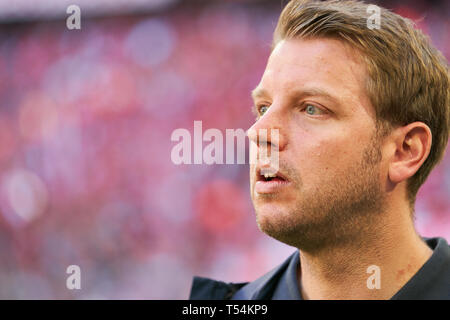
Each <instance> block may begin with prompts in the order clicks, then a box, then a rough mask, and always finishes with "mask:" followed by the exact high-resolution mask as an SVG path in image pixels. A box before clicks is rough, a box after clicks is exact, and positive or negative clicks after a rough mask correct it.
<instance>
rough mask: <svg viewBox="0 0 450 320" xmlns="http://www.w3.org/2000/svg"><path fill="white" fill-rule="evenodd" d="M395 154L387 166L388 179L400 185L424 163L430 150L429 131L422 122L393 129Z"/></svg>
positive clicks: (430, 139) (430, 138) (430, 137)
mask: <svg viewBox="0 0 450 320" xmlns="http://www.w3.org/2000/svg"><path fill="white" fill-rule="evenodd" d="M392 137H393V146H394V149H395V153H394V154H393V156H392V160H391V162H390V164H389V179H390V180H391V182H393V183H400V182H402V181H405V180H407V179H408V178H410V177H412V176H413V175H414V174H415V173H416V172H417V171H418V170H419V168H420V166H421V165H422V164H423V163H424V162H425V160H426V159H427V157H428V155H429V154H430V149H431V142H432V136H431V130H430V128H429V127H428V126H427V125H426V124H425V123H423V122H413V123H410V124H408V125H407V126H404V127H400V128H396V129H394V132H393V133H392Z"/></svg>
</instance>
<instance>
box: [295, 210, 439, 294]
mask: <svg viewBox="0 0 450 320" xmlns="http://www.w3.org/2000/svg"><path fill="white" fill-rule="evenodd" d="M407 218H409V217H407ZM384 220H385V221H383V222H382V223H381V224H378V226H389V227H379V228H377V229H378V230H377V229H374V230H373V233H372V234H366V235H364V238H361V239H360V240H359V241H358V240H357V241H355V243H352V244H347V245H345V246H341V247H338V248H337V247H334V248H327V249H325V250H321V251H320V252H316V253H310V252H302V251H301V250H300V266H301V269H299V270H298V279H299V284H300V288H301V289H300V290H301V293H302V296H303V298H304V299H390V298H391V297H392V296H393V295H395V293H397V292H398V291H399V290H400V289H401V288H402V287H403V286H404V285H405V284H406V283H407V282H408V281H409V279H411V277H413V276H414V274H416V273H417V271H418V270H419V269H420V268H421V267H422V266H423V264H424V263H425V262H426V261H427V260H428V259H429V257H430V256H431V254H432V250H431V249H430V248H429V247H428V246H427V245H426V243H425V242H423V241H422V239H420V237H419V236H418V235H417V234H416V232H415V230H414V226H413V224H412V222H411V221H408V220H407V219H405V215H400V214H398V212H397V214H396V215H384ZM386 220H390V221H386ZM370 266H372V267H371V268H369V267H370ZM368 268H369V269H368ZM378 271H379V273H378ZM377 277H378V278H379V279H378V280H379V288H378V285H377V279H376V278H377ZM369 278H370V279H369Z"/></svg>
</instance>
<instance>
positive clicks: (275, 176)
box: [257, 169, 287, 182]
mask: <svg viewBox="0 0 450 320" xmlns="http://www.w3.org/2000/svg"><path fill="white" fill-rule="evenodd" d="M257 181H264V182H268V181H280V182H282V181H287V179H286V178H285V177H284V176H283V175H282V174H281V173H279V172H277V173H267V172H266V173H262V170H261V169H258V174H257Z"/></svg>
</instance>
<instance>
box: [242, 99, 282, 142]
mask: <svg viewBox="0 0 450 320" xmlns="http://www.w3.org/2000/svg"><path fill="white" fill-rule="evenodd" d="M275 108H276V107H275V106H273V105H272V106H271V107H270V108H269V109H268V110H267V111H266V113H265V114H264V115H263V116H262V117H260V118H259V119H258V120H257V121H256V122H255V123H254V124H253V125H252V126H251V127H250V128H249V129H248V130H247V135H248V138H249V139H250V140H251V141H252V142H254V143H256V145H257V146H258V147H261V145H267V146H269V145H270V146H274V147H278V148H277V149H278V150H279V151H281V150H282V149H283V148H284V147H285V145H286V142H287V140H286V136H285V130H286V123H284V122H285V120H284V119H283V118H282V115H281V111H280V110H276V109H275Z"/></svg>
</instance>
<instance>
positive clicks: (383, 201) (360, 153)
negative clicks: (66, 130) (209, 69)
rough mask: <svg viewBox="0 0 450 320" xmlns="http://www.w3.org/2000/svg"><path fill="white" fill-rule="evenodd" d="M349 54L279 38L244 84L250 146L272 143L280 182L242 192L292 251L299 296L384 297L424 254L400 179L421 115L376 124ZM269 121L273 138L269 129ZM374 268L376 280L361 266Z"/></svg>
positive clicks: (421, 129)
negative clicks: (370, 283) (251, 118)
mask: <svg viewBox="0 0 450 320" xmlns="http://www.w3.org/2000/svg"><path fill="white" fill-rule="evenodd" d="M366 76H367V75H366V70H365V65H364V63H363V61H362V59H361V56H360V54H359V52H357V51H356V50H354V49H352V48H351V47H350V46H349V45H347V44H346V43H344V42H342V41H339V40H335V39H327V38H313V39H301V38H299V39H289V40H283V41H281V42H280V43H278V45H277V46H276V47H275V49H274V50H273V52H272V54H271V56H270V57H269V60H268V63H267V67H266V70H265V72H264V74H263V76H262V79H261V81H260V83H259V85H258V86H257V88H256V89H255V90H254V91H253V92H252V96H253V99H254V104H255V112H256V113H257V120H256V122H255V123H254V125H253V126H252V127H251V128H250V130H249V131H248V135H249V138H250V139H251V141H253V142H255V143H256V145H257V146H258V149H259V144H258V137H259V134H258V132H259V130H260V129H266V130H268V132H269V135H268V136H267V143H268V148H270V147H271V145H272V146H273V145H275V143H276V144H277V148H278V152H279V172H280V174H282V175H283V176H284V177H286V179H287V181H288V182H289V183H288V184H285V185H284V186H283V187H282V188H278V189H276V190H274V191H273V192H266V193H261V192H257V190H255V184H256V182H257V173H258V171H257V169H258V168H260V166H259V164H258V163H256V164H251V165H250V192H251V197H252V201H253V205H254V207H255V212H256V220H257V224H258V226H259V228H260V229H261V230H262V231H263V232H265V233H266V234H268V235H269V236H271V237H273V238H275V239H277V240H279V241H282V242H284V243H286V244H288V245H291V246H294V247H296V248H298V249H299V250H300V265H301V268H299V270H298V280H299V287H300V288H301V289H300V290H301V294H302V296H303V298H304V299H389V298H391V297H392V296H393V295H394V294H395V293H396V292H397V291H398V290H399V289H400V288H401V287H402V286H404V285H405V283H406V282H407V281H408V280H409V279H410V278H411V277H412V276H413V275H414V274H415V273H416V272H417V271H418V270H419V269H420V267H421V266H422V265H423V264H424V263H425V262H426V261H427V260H428V258H429V257H430V256H431V253H432V251H431V249H430V248H429V247H428V246H427V245H426V244H425V243H424V242H423V241H422V240H421V239H420V237H419V236H418V235H417V233H416V232H415V229H414V225H413V222H412V219H411V209H410V207H409V204H408V201H407V197H406V181H407V179H408V178H409V177H411V176H412V175H414V173H415V172H416V171H417V170H418V169H419V168H420V166H421V165H422V163H423V162H424V161H425V160H426V158H427V156H428V154H429V152H430V147H431V132H430V129H429V128H428V127H427V126H426V125H425V124H424V123H421V122H414V123H411V124H409V125H407V126H404V127H398V128H395V129H393V130H392V131H390V132H389V133H388V134H386V135H382V134H380V131H379V130H377V125H376V119H375V111H374V108H373V106H372V105H371V103H370V100H369V98H368V96H367V94H366V92H365V89H364V88H365V86H364V84H365V79H366ZM273 129H278V132H279V138H278V141H276V142H275V141H272V140H271V135H270V130H273ZM371 265H376V266H378V267H380V270H381V288H380V289H369V288H368V287H367V279H368V277H369V276H370V274H368V273H367V272H366V270H367V268H368V267H369V266H371Z"/></svg>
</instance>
